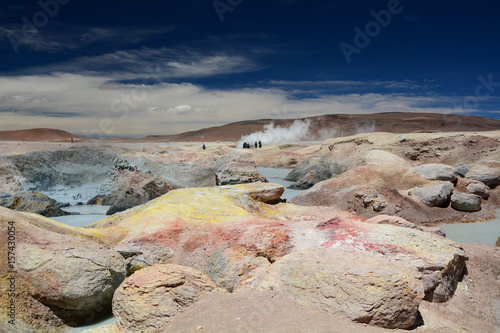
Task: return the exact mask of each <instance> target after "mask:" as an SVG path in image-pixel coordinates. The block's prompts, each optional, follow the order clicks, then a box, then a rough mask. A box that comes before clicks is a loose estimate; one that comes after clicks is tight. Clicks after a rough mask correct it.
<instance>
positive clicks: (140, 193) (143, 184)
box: [89, 159, 174, 215]
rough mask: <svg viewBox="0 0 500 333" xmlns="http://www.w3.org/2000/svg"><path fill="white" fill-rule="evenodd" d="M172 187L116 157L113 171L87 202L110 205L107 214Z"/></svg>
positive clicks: (134, 204)
mask: <svg viewBox="0 0 500 333" xmlns="http://www.w3.org/2000/svg"><path fill="white" fill-rule="evenodd" d="M173 189H174V186H173V185H172V184H171V183H169V182H168V181H167V180H166V179H164V178H161V177H156V176H154V175H152V174H151V173H145V172H141V171H139V170H138V169H137V168H136V167H135V166H131V165H130V164H129V163H128V162H127V161H125V160H123V159H118V160H117V161H115V169H114V171H113V172H112V173H111V175H110V177H109V178H108V179H107V180H106V181H105V182H104V183H103V184H102V185H101V187H100V189H99V192H98V193H97V195H96V196H95V197H94V198H92V199H91V200H90V201H89V204H91V205H92V204H100V205H109V206H111V207H110V209H109V210H108V212H107V214H108V215H112V214H114V213H117V212H121V211H124V210H127V209H129V208H132V207H135V206H138V205H140V204H143V203H146V202H148V201H150V200H153V199H155V198H157V197H159V196H161V195H163V194H165V193H168V192H169V191H171V190H173Z"/></svg>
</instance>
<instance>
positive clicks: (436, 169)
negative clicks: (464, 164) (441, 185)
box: [413, 163, 457, 182]
mask: <svg viewBox="0 0 500 333" xmlns="http://www.w3.org/2000/svg"><path fill="white" fill-rule="evenodd" d="M413 170H414V171H415V172H418V173H419V174H420V175H422V177H424V178H425V179H429V180H443V181H449V182H455V181H456V180H457V176H456V174H455V169H454V168H453V167H451V166H449V165H446V164H438V163H432V164H423V165H419V166H417V167H414V168H413Z"/></svg>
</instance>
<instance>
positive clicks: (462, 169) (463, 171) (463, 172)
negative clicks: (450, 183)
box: [455, 165, 471, 178]
mask: <svg viewBox="0 0 500 333" xmlns="http://www.w3.org/2000/svg"><path fill="white" fill-rule="evenodd" d="M470 168H471V167H470V165H461V166H459V167H458V168H456V169H455V173H456V174H457V175H459V176H460V177H462V178H465V176H466V175H467V172H469V169H470Z"/></svg>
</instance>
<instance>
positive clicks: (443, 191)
mask: <svg viewBox="0 0 500 333" xmlns="http://www.w3.org/2000/svg"><path fill="white" fill-rule="evenodd" d="M452 192H453V183H451V182H445V183H441V184H429V185H424V186H419V187H415V188H413V189H411V190H410V191H409V194H410V195H411V196H415V197H416V198H418V200H420V201H421V202H423V203H424V204H426V205H427V206H429V207H443V206H448V205H449V203H450V197H451V193H452Z"/></svg>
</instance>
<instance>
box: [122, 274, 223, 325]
mask: <svg viewBox="0 0 500 333" xmlns="http://www.w3.org/2000/svg"><path fill="white" fill-rule="evenodd" d="M210 292H226V291H225V290H224V289H221V288H219V287H217V285H216V284H215V283H214V282H213V281H212V279H210V277H209V276H208V275H206V274H204V273H202V272H200V271H198V270H196V269H193V268H189V267H184V266H178V265H163V264H156V265H153V266H150V267H146V268H143V269H141V270H139V271H137V272H136V273H135V274H134V275H132V276H130V277H129V278H127V279H126V280H125V282H123V284H122V285H121V286H120V287H119V288H118V289H117V290H116V293H115V296H114V298H113V315H114V316H115V318H116V323H117V325H118V327H119V328H120V330H121V332H123V333H127V332H130V333H136V332H145V333H148V332H161V329H160V327H161V326H162V325H164V324H165V323H167V322H168V321H169V320H171V319H172V317H173V316H175V315H176V314H177V313H178V312H180V311H182V310H183V309H184V308H186V307H187V306H189V305H191V304H193V303H196V302H197V301H199V300H200V299H201V297H202V296H203V295H205V294H207V293H210Z"/></svg>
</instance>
